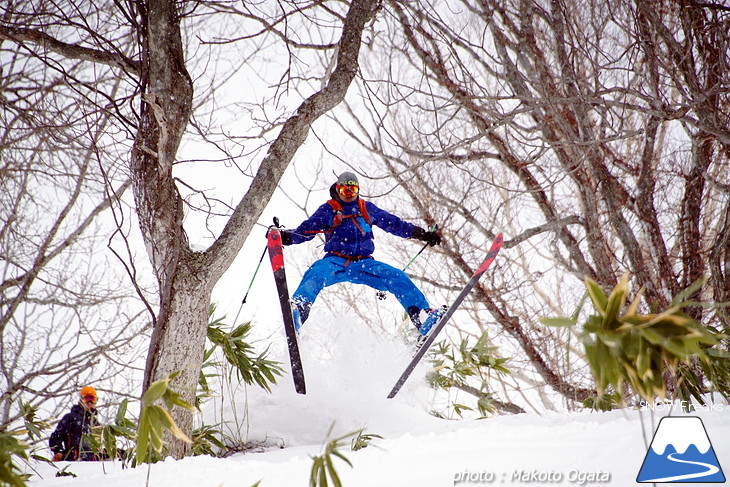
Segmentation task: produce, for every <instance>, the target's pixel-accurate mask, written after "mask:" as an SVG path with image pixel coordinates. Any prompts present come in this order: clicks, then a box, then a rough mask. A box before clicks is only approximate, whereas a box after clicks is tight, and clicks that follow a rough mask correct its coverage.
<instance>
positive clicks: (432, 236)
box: [412, 227, 441, 247]
mask: <svg viewBox="0 0 730 487" xmlns="http://www.w3.org/2000/svg"><path fill="white" fill-rule="evenodd" d="M412 236H413V238H417V239H418V240H423V241H424V242H426V243H427V244H428V245H430V246H431V247H433V246H434V245H439V244H440V243H441V236H440V235H439V234H438V233H436V232H427V231H426V230H424V229H423V228H421V227H416V228H414V229H413V235H412Z"/></svg>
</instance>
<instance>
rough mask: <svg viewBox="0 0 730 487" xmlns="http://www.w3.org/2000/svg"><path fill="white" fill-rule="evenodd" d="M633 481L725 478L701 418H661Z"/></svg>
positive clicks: (696, 481) (705, 481)
mask: <svg viewBox="0 0 730 487" xmlns="http://www.w3.org/2000/svg"><path fill="white" fill-rule="evenodd" d="M636 481H637V482H652V483H654V482H656V483H664V482H687V481H692V482H695V483H723V482H725V475H723V473H722V468H721V467H720V463H719V462H718V461H717V455H715V450H714V449H713V448H712V444H711V443H710V437H709V436H707V431H706V430H705V425H704V424H703V423H702V420H701V419H700V418H697V417H694V416H677V417H675V416H668V417H665V418H662V420H661V421H660V422H659V427H658V428H657V430H656V433H654V438H653V439H652V440H651V445H650V446H649V451H647V452H646V457H645V458H644V463H643V464H642V465H641V470H640V471H639V475H638V476H637V477H636Z"/></svg>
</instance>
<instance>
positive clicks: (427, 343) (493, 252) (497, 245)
mask: <svg viewBox="0 0 730 487" xmlns="http://www.w3.org/2000/svg"><path fill="white" fill-rule="evenodd" d="M502 239H503V237H502V234H501V233H500V234H499V235H497V238H495V239H494V242H493V243H492V248H491V249H489V252H487V257H486V258H485V259H484V262H482V265H480V266H479V269H477V270H476V272H474V274H473V275H472V276H471V279H469V282H467V283H466V286H464V289H462V290H461V292H460V293H459V295H458V296H457V297H456V299H455V300H454V302H453V303H452V304H451V306H450V307H449V308H448V309H447V310H446V312H445V313H444V315H443V316H442V317H441V318H440V319H439V320H438V321H437V322H436V324H435V325H434V326H433V328H432V329H431V332H430V333H429V334H428V336H427V337H426V339H425V340H424V341H423V343H422V344H421V346H420V347H419V349H418V351H417V352H416V355H414V356H413V359H412V360H411V361H410V363H409V364H408V366H407V367H406V370H405V371H404V372H403V374H402V375H401V376H400V378H399V379H398V381H397V382H396V383H395V385H394V386H393V389H392V390H391V391H390V394H388V399H392V398H393V397H395V395H396V394H398V391H400V389H401V387H403V384H405V382H406V380H408V377H410V375H411V373H412V372H413V370H414V369H415V368H416V365H418V363H419V362H420V361H421V359H422V358H423V356H424V355H426V352H427V351H428V349H429V347H431V345H432V344H433V342H434V340H435V339H436V336H437V335H438V334H439V332H441V330H442V329H443V328H444V326H446V323H447V322H448V321H449V319H450V318H451V315H453V314H454V312H455V311H456V309H457V308H458V307H459V305H460V304H461V302H462V301H464V298H466V295H467V294H469V292H470V291H471V290H472V288H473V287H474V286H475V285H476V283H477V281H479V278H481V277H482V276H483V275H484V273H485V272H486V271H487V269H489V266H490V265H491V264H492V262H493V261H494V258H495V257H496V256H497V254H498V253H499V249H501V248H502Z"/></svg>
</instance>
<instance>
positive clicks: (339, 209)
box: [327, 198, 370, 235]
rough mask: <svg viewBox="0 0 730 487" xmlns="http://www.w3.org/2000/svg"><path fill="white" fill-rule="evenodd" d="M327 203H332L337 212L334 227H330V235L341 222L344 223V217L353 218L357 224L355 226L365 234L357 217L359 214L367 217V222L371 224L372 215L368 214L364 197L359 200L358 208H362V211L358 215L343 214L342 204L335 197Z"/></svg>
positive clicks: (333, 221) (333, 222)
mask: <svg viewBox="0 0 730 487" xmlns="http://www.w3.org/2000/svg"><path fill="white" fill-rule="evenodd" d="M327 204H328V205H330V206H331V207H332V209H333V210H334V212H335V216H334V218H333V219H332V228H331V229H330V233H329V234H330V235H331V234H332V231H333V230H334V229H335V228H336V227H337V226H338V225H339V224H340V223H342V219H343V218H352V221H353V223H354V224H355V226H356V227H357V228H358V230H360V232H361V233H362V234H363V235H364V234H365V231H364V230H363V229H362V228H360V225H358V223H357V220H356V219H355V218H357V217H358V216H361V217H363V218H364V219H365V221H366V222H367V224H368V225H370V215H368V209H367V207H366V206H365V200H364V199H362V198H360V199H358V200H357V204H358V208H359V210H360V213H358V214H356V215H343V214H342V204H341V203H340V202H339V201H337V200H336V199H334V198H333V199H331V200H328V201H327Z"/></svg>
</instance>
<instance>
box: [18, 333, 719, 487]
mask: <svg viewBox="0 0 730 487" xmlns="http://www.w3.org/2000/svg"><path fill="white" fill-rule="evenodd" d="M312 321H313V322H314V321H316V320H312ZM307 327H308V328H309V329H307V330H306V333H302V337H301V339H302V343H301V347H302V351H303V355H304V357H303V358H304V367H305V373H306V375H307V387H308V393H307V395H306V396H299V395H297V394H296V393H295V392H294V390H293V387H292V386H291V384H290V383H291V379H290V377H289V376H286V377H283V378H281V379H280V381H279V382H280V384H279V385H278V386H276V387H275V388H274V390H273V393H272V394H267V393H264V392H261V391H259V390H256V389H252V388H247V389H245V390H244V389H242V390H240V391H239V392H238V393H237V395H236V399H235V401H233V404H235V406H231V402H229V401H227V400H223V401H222V402H223V405H221V401H216V402H212V403H211V405H210V406H209V407H208V409H207V410H206V416H207V420H208V421H211V420H213V419H215V418H216V417H218V416H219V415H220V414H224V415H225V416H226V417H227V418H228V419H230V418H231V417H232V413H233V412H234V410H235V412H236V414H237V416H238V417H239V422H240V425H239V426H238V427H236V430H237V431H238V432H240V435H241V437H243V438H244V439H246V440H248V441H251V442H261V441H265V442H266V443H267V444H268V445H271V446H270V447H269V448H267V449H262V450H265V451H260V452H257V453H253V452H251V453H246V454H237V455H234V456H231V457H229V458H225V459H216V458H211V457H195V458H187V459H184V460H181V461H175V460H172V459H168V460H166V461H165V462H161V463H158V464H155V465H152V466H151V468H150V469H149V471H148V468H147V466H143V467H140V468H137V469H126V470H123V469H122V468H121V466H120V465H119V463H117V464H113V463H110V462H104V463H73V464H59V466H64V465H68V467H67V469H66V470H67V471H70V472H73V473H75V474H76V475H77V477H76V478H72V477H55V469H53V467H51V466H49V465H45V464H39V465H35V464H34V465H33V466H34V467H35V468H36V469H37V470H36V474H35V475H34V477H33V480H32V481H31V482H30V484H29V485H30V486H33V487H50V486H62V485H63V486H66V485H68V486H74V487H98V486H100V485H103V486H104V487H117V486H119V487H122V486H123V487H136V486H144V485H145V483H146V481H147V476H148V474H149V485H151V486H176V487H208V486H210V487H218V486H222V487H250V486H252V485H254V484H255V483H256V482H259V481H261V483H260V485H261V487H268V486H272V487H296V486H302V487H306V486H307V485H309V476H310V471H311V468H312V458H311V457H312V456H314V455H319V454H321V453H322V452H323V448H324V444H325V443H326V442H327V440H328V438H327V433H328V431H330V429H332V431H331V436H330V439H331V438H332V437H337V436H341V435H344V434H347V433H350V432H352V431H356V430H360V429H363V428H364V430H365V432H366V433H370V434H374V435H380V436H382V437H383V438H382V439H378V438H375V439H373V440H372V441H371V442H370V445H369V446H368V447H367V448H364V449H361V450H358V451H351V450H350V448H349V446H350V443H349V441H348V442H347V443H346V445H345V447H344V448H343V449H342V450H341V452H342V453H343V454H344V455H345V456H346V457H347V458H348V459H349V460H350V461H351V462H352V467H350V466H349V465H347V464H346V463H344V462H343V461H341V460H340V459H335V466H336V468H337V472H338V474H339V476H340V478H341V480H342V484H343V486H344V487H366V486H367V487H380V486H406V487H409V486H418V487H443V486H454V485H461V486H478V485H576V486H603V485H612V486H630V485H645V484H637V483H636V476H637V474H638V472H639V470H640V468H641V465H642V462H643V460H644V457H645V455H646V453H647V447H648V445H649V443H650V442H651V439H652V436H653V433H654V430H655V428H656V427H657V425H658V423H659V420H660V418H661V417H662V416H665V415H667V414H668V412H669V411H668V410H667V409H669V408H663V409H664V410H662V411H654V412H652V411H638V410H620V411H613V412H610V413H598V412H589V411H584V412H560V413H556V412H548V413H544V414H536V413H528V414H521V415H516V416H501V417H495V418H491V419H485V420H466V421H450V420H443V419H438V418H436V417H434V416H431V415H430V414H428V408H429V405H430V401H431V394H432V393H431V391H430V390H429V389H428V388H427V387H426V386H425V385H424V384H423V376H424V373H425V368H421V369H420V370H418V371H417V372H416V373H414V376H413V377H412V378H411V379H410V380H409V382H408V383H407V384H406V387H405V388H404V390H403V391H401V393H400V394H399V395H398V396H397V397H396V398H395V399H392V400H388V399H385V396H386V394H387V392H388V391H389V389H390V387H391V386H392V383H393V381H394V380H395V379H396V378H397V376H398V375H399V374H400V372H401V368H402V364H404V363H405V362H406V361H407V353H404V350H405V349H404V345H403V344H401V343H398V340H393V339H392V337H391V338H390V339H389V338H388V337H375V336H374V334H373V333H371V332H369V331H368V330H366V329H364V327H357V326H352V325H351V324H349V325H344V324H342V323H341V322H339V323H338V320H334V322H332V321H330V322H329V323H328V324H326V325H317V324H316V323H307ZM275 352H276V353H277V354H278V353H282V351H281V350H275ZM671 413H672V414H673V415H682V414H685V413H683V412H682V411H681V409H679V408H678V407H673V408H671ZM691 414H692V415H694V416H699V417H700V418H701V419H702V421H703V424H704V426H705V429H706V431H707V433H708V435H709V438H710V441H711V443H712V446H713V448H714V450H715V452H716V455H717V458H718V460H719V462H720V466H721V467H724V469H725V470H724V473H725V475H726V476H727V475H728V473H730V406H727V405H726V404H721V403H713V404H712V406H711V407H710V408H708V409H707V410H703V411H696V412H693V413H691ZM642 425H643V426H642ZM679 485H696V484H679ZM705 485H707V484H705Z"/></svg>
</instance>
